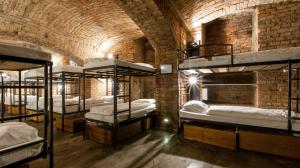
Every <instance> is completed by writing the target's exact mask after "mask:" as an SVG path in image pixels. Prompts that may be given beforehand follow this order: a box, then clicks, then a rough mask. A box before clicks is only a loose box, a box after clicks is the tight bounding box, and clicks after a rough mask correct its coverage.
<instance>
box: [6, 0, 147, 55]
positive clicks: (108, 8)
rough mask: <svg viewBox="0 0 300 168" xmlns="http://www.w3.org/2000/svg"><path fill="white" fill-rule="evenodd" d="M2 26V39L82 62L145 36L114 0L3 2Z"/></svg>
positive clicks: (13, 0) (16, 0) (8, 0)
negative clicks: (46, 49)
mask: <svg viewBox="0 0 300 168" xmlns="http://www.w3.org/2000/svg"><path fill="white" fill-rule="evenodd" d="M0 22H1V23H0V36H1V37H2V38H7V39H18V40H22V41H27V42H31V43H34V44H37V45H41V46H45V47H49V48H51V49H53V50H55V51H59V52H60V53H63V54H64V55H66V56H74V57H79V58H81V59H85V58H88V57H95V56H102V55H104V54H106V52H107V51H108V50H109V49H110V48H111V47H113V46H114V45H116V44H117V43H119V42H122V41H127V40H133V39H137V38H140V37H143V36H144V34H143V33H142V31H140V29H139V28H138V26H137V25H136V24H135V23H134V22H133V21H132V20H131V19H130V18H129V17H128V16H127V14H126V13H125V12H124V11H123V10H122V9H121V8H119V7H118V5H117V4H116V3H115V2H114V0H22V1H19V0H2V1H1V2H0Z"/></svg>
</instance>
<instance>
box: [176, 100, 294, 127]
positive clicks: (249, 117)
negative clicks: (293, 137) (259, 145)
mask: <svg viewBox="0 0 300 168" xmlns="http://www.w3.org/2000/svg"><path fill="white" fill-rule="evenodd" d="M294 115H295V114H294ZM179 116H180V117H181V118H188V119H199V120H207V121H215V122H225V123H233V124H242V125H250V126H260V127H267V128H277V129H287V124H288V122H287V111H286V110H280V109H262V108H256V107H249V106H225V105H212V106H211V107H210V110H209V112H207V113H197V112H191V111H185V110H180V111H179ZM292 124H293V130H294V131H300V121H296V120H295V121H293V122H292Z"/></svg>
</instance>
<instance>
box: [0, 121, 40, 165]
mask: <svg viewBox="0 0 300 168" xmlns="http://www.w3.org/2000/svg"><path fill="white" fill-rule="evenodd" d="M41 139H42V138H41V137H39V136H38V131H37V129H36V128H33V127H31V126H29V125H28V124H26V123H22V122H8V123H1V124H0V149H5V148H8V147H14V146H18V145H21V144H26V143H30V142H34V141H38V140H41ZM41 149H42V144H37V145H34V146H30V147H27V148H24V149H22V150H18V151H14V152H10V153H8V154H5V155H3V156H1V157H0V167H2V166H5V165H8V164H11V163H14V162H16V161H20V160H23V159H26V158H29V157H33V156H36V155H38V154H39V153H40V152H41Z"/></svg>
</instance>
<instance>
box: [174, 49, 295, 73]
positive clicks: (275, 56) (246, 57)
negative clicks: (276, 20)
mask: <svg viewBox="0 0 300 168" xmlns="http://www.w3.org/2000/svg"><path fill="white" fill-rule="evenodd" d="M295 59H300V47H292V48H285V49H274V50H265V51H259V52H248V53H240V54H235V55H234V59H233V61H234V62H233V63H234V64H245V63H258V62H270V61H283V60H295ZM230 64H231V57H230V55H225V56H217V57H212V60H211V61H209V60H207V59H204V58H198V59H188V60H184V62H183V63H181V64H180V65H179V68H182V69H186V68H191V69H193V68H197V67H208V66H222V65H230Z"/></svg>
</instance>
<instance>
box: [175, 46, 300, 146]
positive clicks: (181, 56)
mask: <svg viewBox="0 0 300 168" xmlns="http://www.w3.org/2000/svg"><path fill="white" fill-rule="evenodd" d="M212 45H217V46H222V45H224V46H227V47H228V46H229V47H230V53H224V54H220V55H212V56H210V55H205V56H201V57H192V59H195V58H211V57H217V56H224V55H230V64H226V65H213V66H197V67H190V68H180V67H179V65H180V63H181V62H182V61H184V60H186V59H189V58H188V57H187V50H182V51H181V50H177V70H178V72H181V71H184V70H193V69H211V68H230V67H249V66H258V65H275V64H287V69H288V70H287V72H288V117H287V129H278V128H268V127H261V126H252V125H243V124H234V123H226V122H216V121H207V120H200V119H190V118H181V117H180V116H179V109H180V105H179V104H178V110H177V117H178V119H179V122H178V130H182V125H183V124H184V123H187V124H193V125H200V126H209V127H216V128H220V129H231V130H235V131H236V132H237V142H238V137H239V136H238V131H239V130H240V129H244V130H253V131H261V132H268V133H274V134H283V135H290V136H293V135H294V134H299V133H300V131H293V130H292V120H300V118H297V117H292V116H291V115H292V100H296V103H297V106H296V113H299V109H298V103H299V99H300V98H299V96H298V95H297V97H295V98H292V81H293V80H295V81H296V82H297V90H299V86H300V85H299V84H300V77H299V75H300V73H299V72H300V67H297V68H293V67H292V65H293V64H297V63H300V59H295V60H281V61H269V62H255V63H243V64H234V56H233V45H232V44H205V45H200V46H202V47H205V48H206V47H209V46H212ZM292 70H296V72H297V74H296V75H297V77H296V78H292ZM179 79H180V77H179ZM178 84H180V81H179V80H178ZM179 92H180V91H179V90H178V101H179V99H180V93H179ZM237 144H238V143H237Z"/></svg>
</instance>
